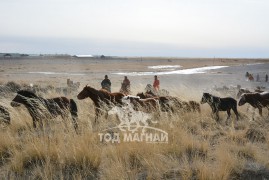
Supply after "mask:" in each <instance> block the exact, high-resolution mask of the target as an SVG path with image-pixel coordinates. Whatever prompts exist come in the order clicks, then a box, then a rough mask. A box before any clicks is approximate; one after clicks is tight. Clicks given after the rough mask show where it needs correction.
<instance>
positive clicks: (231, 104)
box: [201, 93, 239, 121]
mask: <svg viewBox="0 0 269 180" xmlns="http://www.w3.org/2000/svg"><path fill="white" fill-rule="evenodd" d="M204 103H208V104H209V106H210V107H211V109H212V113H213V114H214V115H216V120H217V121H219V111H227V114H228V117H227V120H228V119H229V118H230V116H231V109H232V110H233V111H234V113H235V115H236V119H237V120H238V118H239V113H238V111H237V101H236V100H235V99H233V98H231V97H226V98H220V97H216V96H213V95H211V94H209V93H204V94H203V97H202V99H201V104H204Z"/></svg>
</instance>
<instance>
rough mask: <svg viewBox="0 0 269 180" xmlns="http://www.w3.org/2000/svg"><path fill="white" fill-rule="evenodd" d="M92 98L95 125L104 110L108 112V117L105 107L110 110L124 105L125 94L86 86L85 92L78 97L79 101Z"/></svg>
mask: <svg viewBox="0 0 269 180" xmlns="http://www.w3.org/2000/svg"><path fill="white" fill-rule="evenodd" d="M88 97H89V98H91V100H92V101H93V103H94V106H95V123H96V122H97V119H98V118H99V116H100V115H102V110H103V111H106V115H107V112H108V110H107V109H105V107H104V105H107V106H108V107H109V109H110V108H112V106H114V105H120V106H121V105H122V98H123V97H124V94H123V93H120V92H116V93H110V92H108V91H107V90H105V89H100V90H97V89H94V88H93V87H91V86H88V85H87V86H85V87H84V88H83V90H82V91H81V92H80V93H79V94H78V95H77V98H78V99H79V100H82V99H85V98H88Z"/></svg>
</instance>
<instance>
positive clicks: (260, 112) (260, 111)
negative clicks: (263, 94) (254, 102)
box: [259, 107, 262, 116]
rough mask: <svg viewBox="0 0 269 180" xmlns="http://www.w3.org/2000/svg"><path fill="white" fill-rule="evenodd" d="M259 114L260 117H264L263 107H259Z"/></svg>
mask: <svg viewBox="0 0 269 180" xmlns="http://www.w3.org/2000/svg"><path fill="white" fill-rule="evenodd" d="M259 114H260V116H262V108H261V107H259Z"/></svg>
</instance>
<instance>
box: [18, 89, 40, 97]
mask: <svg viewBox="0 0 269 180" xmlns="http://www.w3.org/2000/svg"><path fill="white" fill-rule="evenodd" d="M17 94H19V95H21V96H24V97H28V98H40V97H39V96H37V95H36V94H35V93H34V92H32V91H28V90H19V91H18V92H17Z"/></svg>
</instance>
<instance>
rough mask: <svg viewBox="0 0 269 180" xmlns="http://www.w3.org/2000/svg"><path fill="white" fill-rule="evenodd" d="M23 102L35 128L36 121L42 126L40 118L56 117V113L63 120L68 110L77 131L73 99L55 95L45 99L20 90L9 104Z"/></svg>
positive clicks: (14, 104) (75, 107)
mask: <svg viewBox="0 0 269 180" xmlns="http://www.w3.org/2000/svg"><path fill="white" fill-rule="evenodd" d="M20 104H23V105H24V106H25V107H26V108H27V110H28V111H29V113H30V115H31V117H32V119H33V126H34V128H36V123H37V122H39V123H40V126H41V127H42V126H43V122H42V120H45V119H52V118H56V117H57V116H58V115H60V116H62V118H63V119H64V120H65V119H67V118H68V111H69V112H70V113H71V116H72V123H73V125H74V128H75V130H76V131H77V128H78V125H77V118H78V115H77V111H78V110H77V105H76V103H75V101H74V100H73V99H68V98H66V97H56V98H52V99H45V98H42V97H40V96H37V95H36V94H34V93H33V92H31V91H27V90H20V91H18V92H17V96H16V97H15V98H14V99H13V100H12V102H11V106H12V107H16V106H19V105H20Z"/></svg>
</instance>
